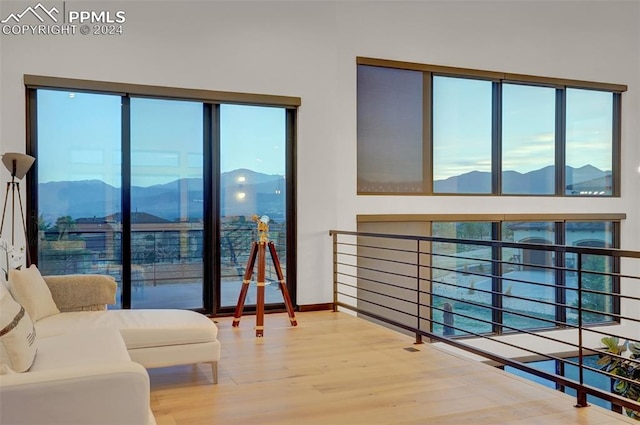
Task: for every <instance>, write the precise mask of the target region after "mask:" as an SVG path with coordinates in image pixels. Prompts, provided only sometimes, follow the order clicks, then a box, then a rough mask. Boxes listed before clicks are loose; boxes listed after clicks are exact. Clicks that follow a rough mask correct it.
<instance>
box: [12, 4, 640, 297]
mask: <svg viewBox="0 0 640 425" xmlns="http://www.w3.org/2000/svg"><path fill="white" fill-rule="evenodd" d="M30 3H33V2H28V1H20V2H9V1H5V0H3V1H2V2H1V3H0V16H2V17H3V18H4V16H5V15H7V14H8V13H10V12H13V11H15V12H19V11H21V10H22V9H24V7H26V5H29V4H30ZM66 7H67V9H71V8H74V7H75V8H77V9H80V8H85V9H94V10H100V9H108V10H117V9H121V10H124V11H125V12H126V18H127V21H126V23H125V34H124V35H122V36H81V35H75V36H28V35H25V36H22V35H21V36H7V35H0V144H1V146H0V151H2V152H5V151H24V146H25V108H24V85H23V81H22V76H23V74H36V75H48V76H58V77H68V78H81V79H90V80H105V81H115V82H126V83H142V84H152V85H165V86H174V87H187V88H196V89H209V90H223V91H237V92H250V93H265V94H274V95H290V96H299V97H301V98H302V107H301V108H300V111H299V121H298V170H299V171H298V302H299V303H300V304H314V303H322V302H329V301H331V299H332V296H331V279H332V274H331V272H332V268H331V252H330V250H331V243H330V238H329V236H328V230H329V229H332V228H339V229H345V230H355V228H356V226H355V224H356V223H355V216H356V214H367V213H378V214H381V213H447V212H451V213H465V212H474V213H519V212H540V213H550V212H558V213H569V212H584V211H593V212H615V213H618V212H624V213H627V216H628V219H627V220H626V222H625V223H624V225H623V247H624V248H629V249H640V242H638V239H639V236H640V226H639V225H638V221H639V218H640V217H639V214H640V208H639V207H640V205H639V204H640V202H639V201H640V198H639V196H638V194H637V192H638V189H637V188H638V186H639V185H640V177H639V174H638V172H637V169H638V166H639V165H640V150H639V148H638V145H639V143H638V142H639V140H638V134H639V132H640V128H639V124H638V116H639V115H640V106H639V103H640V102H639V96H638V89H639V87H640V84H639V83H640V31H639V29H638V28H639V27H640V3H639V2H638V1H614V0H611V1H608V0H607V1H601V2H583V1H549V2H545V1H524V0H522V1H520V0H514V1H496V2H490V1H482V0H476V1H441V2H440V1H422V2H418V1H414V2H401V1H389V2H384V1H353V2H346V1H345V2H340V1H337V2H328V1H327V2H313V1H297V2H293V1H283V2H272V1H268V0H264V1H254V2H248V1H233V2H221V1H209V2H206V1H198V2H187V1H171V2H167V1H128V2H105V1H90V2H84V3H79V2H74V1H67V2H66ZM356 56H369V57H379V58H383V59H396V60H402V61H412V62H422V63H429V64H438V65H447V66H457V67H465V68H477V69H486V70H495V71H502V72H512V73H523V74H532V75H540V76H548V77H560V78H563V77H564V78H571V79H583V80H592V81H600V82H609V83H621V84H627V85H628V86H629V91H628V92H626V93H625V94H624V95H623V164H622V169H623V180H622V183H623V186H622V197H621V198H619V199H591V198H589V199H556V198H536V199H526V198H517V202H516V201H515V199H514V198H509V197H504V198H486V197H463V196H461V197H455V196H454V197H449V196H447V197H438V198H430V197H415V196H414V197H394V198H393V199H392V200H391V201H389V200H388V199H386V198H384V197H378V196H360V197H358V196H356V169H355V164H356V149H355V147H356V120H355V117H356V109H355V106H356V105H355V88H356V73H355V70H356V67H355V57H356ZM0 177H1V178H2V180H3V181H4V180H6V179H7V178H8V174H7V173H6V171H4V170H3V171H2V175H1V176H0Z"/></svg>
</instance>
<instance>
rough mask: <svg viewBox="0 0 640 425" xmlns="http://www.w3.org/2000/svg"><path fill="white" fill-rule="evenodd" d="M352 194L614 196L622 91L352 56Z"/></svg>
mask: <svg viewBox="0 0 640 425" xmlns="http://www.w3.org/2000/svg"><path fill="white" fill-rule="evenodd" d="M357 76H358V90H357V91H358V93H357V108H358V115H357V118H358V123H357V125H358V141H357V144H358V152H357V157H358V170H357V175H358V193H359V194H396V195H397V194H422V195H432V194H485V195H528V196H619V194H620V184H619V182H620V171H619V169H620V164H619V163H620V154H619V150H620V148H619V146H620V131H619V127H620V119H621V118H620V105H621V101H620V99H621V93H622V92H623V91H626V89H627V87H626V86H621V85H614V84H606V83H594V82H581V81H572V80H560V79H554V78H546V77H527V76H522V75H509V74H504V73H497V72H491V71H480V70H467V69H459V68H449V67H443V66H435V65H422V64H412V63H403V62H397V61H384V60H379V59H370V58H358V72H357Z"/></svg>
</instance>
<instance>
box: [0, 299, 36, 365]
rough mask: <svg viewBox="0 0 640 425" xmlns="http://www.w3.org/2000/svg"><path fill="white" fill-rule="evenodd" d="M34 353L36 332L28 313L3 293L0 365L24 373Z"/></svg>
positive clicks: (1, 300)
mask: <svg viewBox="0 0 640 425" xmlns="http://www.w3.org/2000/svg"><path fill="white" fill-rule="evenodd" d="M36 351H37V343H36V330H35V329H34V327H33V322H32V321H31V317H29V313H28V312H27V311H26V310H25V309H24V308H23V307H22V306H21V305H20V304H18V303H17V302H16V301H15V300H14V299H13V298H11V296H10V295H9V294H6V293H5V294H4V296H3V297H2V298H0V364H4V365H6V366H7V367H8V368H10V369H12V370H14V371H16V372H25V371H27V370H29V368H30V367H31V365H32V364H33V360H34V359H35V357H36ZM3 370H5V371H7V368H3ZM3 374H4V373H3Z"/></svg>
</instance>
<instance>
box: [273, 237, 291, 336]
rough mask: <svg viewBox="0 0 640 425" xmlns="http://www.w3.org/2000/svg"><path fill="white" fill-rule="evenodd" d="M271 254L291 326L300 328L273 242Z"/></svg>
mask: <svg viewBox="0 0 640 425" xmlns="http://www.w3.org/2000/svg"><path fill="white" fill-rule="evenodd" d="M269 252H270V253H271V260H273V266H274V267H275V269H276V275H277V276H278V282H279V283H280V291H281V292H282V296H283V297H284V305H285V306H286V307H287V313H289V322H291V326H298V321H297V320H296V315H295V313H294V312H293V304H292V303H291V297H289V290H288V289H287V284H286V282H285V280H284V275H283V274H282V269H281V268H280V260H278V253H277V252H276V246H275V244H274V243H273V241H271V242H269Z"/></svg>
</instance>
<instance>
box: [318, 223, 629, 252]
mask: <svg viewBox="0 0 640 425" xmlns="http://www.w3.org/2000/svg"><path fill="white" fill-rule="evenodd" d="M329 234H330V235H334V234H336V235H349V236H367V237H374V238H385V239H406V240H412V241H424V242H445V243H454V244H462V245H482V246H491V247H507V248H520V249H533V250H537V251H549V252H565V253H566V252H569V253H575V254H588V255H603V256H608V257H631V258H640V252H638V251H628V250H620V249H615V248H595V247H579V246H568V245H550V244H532V243H525V242H505V241H485V240H481V239H453V238H443V237H436V236H415V235H395V234H387V233H370V232H352V231H346V230H330V231H329Z"/></svg>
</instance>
